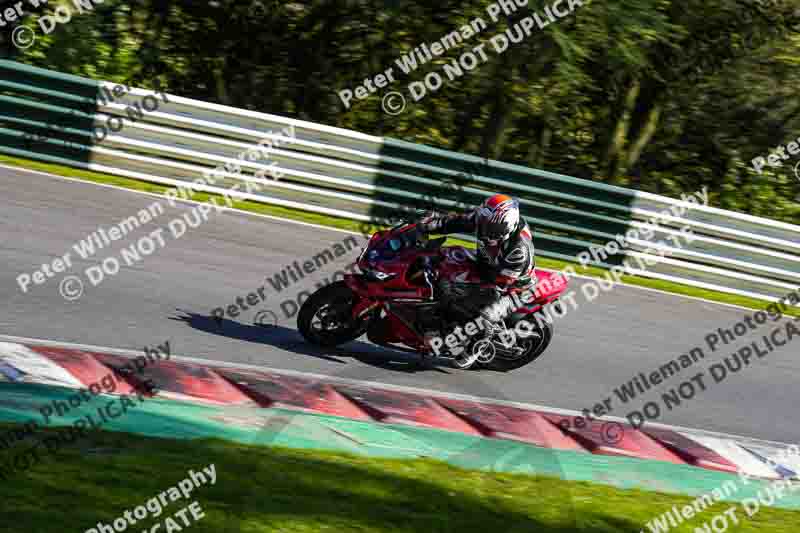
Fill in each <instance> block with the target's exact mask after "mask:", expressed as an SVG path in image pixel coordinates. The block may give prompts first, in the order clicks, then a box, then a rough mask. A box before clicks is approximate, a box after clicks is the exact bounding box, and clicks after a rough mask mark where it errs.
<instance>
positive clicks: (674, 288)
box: [0, 155, 800, 316]
mask: <svg viewBox="0 0 800 533" xmlns="http://www.w3.org/2000/svg"><path fill="white" fill-rule="evenodd" d="M0 163H4V164H7V165H11V166H17V167H22V168H27V169H30V170H38V171H41V172H48V173H50V174H55V175H58V176H65V177H70V178H76V179H81V180H85V181H90V182H93V183H102V184H107V185H116V186H118V187H124V188H127V189H131V190H136V191H146V192H151V193H156V194H162V193H164V192H165V191H166V190H167V189H169V187H166V186H164V185H159V184H156V183H150V182H147V181H142V180H136V179H132V178H125V177H121V176H112V175H109V174H102V173H98V172H92V171H88V170H81V169H77V168H72V167H66V166H61V165H54V164H50V163H42V162H39V161H33V160H30V159H22V158H17V157H10V156H6V155H0ZM210 198H217V201H218V202H219V203H220V205H223V200H222V197H221V196H220V195H216V194H207V193H197V194H195V195H194V198H193V199H194V200H196V201H198V202H204V201H206V200H208V199H210ZM232 207H234V208H236V209H241V210H243V211H250V212H252V213H259V214H263V215H271V216H277V217H282V218H287V219H291V220H299V221H302V222H308V223H312V224H320V225H322V226H330V227H333V228H339V229H345V230H349V231H354V232H358V233H364V228H365V225H364V223H363V222H358V221H353V220H348V219H343V218H337V217H331V216H328V215H322V214H317V213H308V212H305V211H298V210H295V209H288V208H285V207H280V206H274V205H269V204H262V203H259V202H253V201H249V200H245V201H241V200H238V201H234V202H233V205H232ZM377 227H378V226H374V228H377ZM448 243H452V244H461V245H465V246H470V247H473V246H474V245H473V244H472V243H470V242H467V241H461V240H458V239H449V240H448ZM536 264H537V266H539V267H540V268H546V269H552V270H562V269H564V268H566V267H568V266H572V267H573V268H574V269H575V272H576V273H577V274H579V275H582V276H589V277H595V278H602V277H603V276H604V275H605V274H607V273H608V270H605V269H603V268H598V267H593V266H588V267H586V266H582V265H580V264H578V263H573V262H569V261H562V260H559V259H551V258H547V257H537V258H536ZM622 281H623V283H627V284H629V285H635V286H639V287H646V288H650V289H657V290H661V291H665V292H670V293H674V294H680V295H684V296H692V297H695V298H704V299H706V300H711V301H714V302H720V303H726V304H732V305H739V306H742V307H747V308H750V309H764V308H765V307H766V306H767V303H766V302H764V301H762V300H758V299H755V298H747V297H745V296H738V295H735V294H728V293H724V292H719V291H712V290H708V289H701V288H698V287H691V286H689V285H683V284H680V283H675V282H671V281H663V280H657V279H651V278H645V277H639V276H623V277H622ZM787 292H788V291H787ZM786 314H787V315H790V316H800V309H789V310H787V312H786Z"/></svg>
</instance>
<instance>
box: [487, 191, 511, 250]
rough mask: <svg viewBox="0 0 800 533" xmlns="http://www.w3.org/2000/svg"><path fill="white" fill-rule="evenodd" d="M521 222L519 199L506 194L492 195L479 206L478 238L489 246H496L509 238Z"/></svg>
mask: <svg viewBox="0 0 800 533" xmlns="http://www.w3.org/2000/svg"><path fill="white" fill-rule="evenodd" d="M519 222H520V214H519V202H518V201H517V199H516V198H512V197H510V196H508V195H505V194H495V195H492V196H490V197H489V198H487V199H486V201H485V202H483V204H481V206H480V207H479V208H478V213H477V220H476V225H477V227H478V240H479V241H481V242H482V243H483V244H485V245H487V246H495V245H497V244H499V243H501V242H503V241H505V240H506V239H508V238H509V237H510V236H511V234H512V233H514V231H515V230H516V229H517V227H518V226H519Z"/></svg>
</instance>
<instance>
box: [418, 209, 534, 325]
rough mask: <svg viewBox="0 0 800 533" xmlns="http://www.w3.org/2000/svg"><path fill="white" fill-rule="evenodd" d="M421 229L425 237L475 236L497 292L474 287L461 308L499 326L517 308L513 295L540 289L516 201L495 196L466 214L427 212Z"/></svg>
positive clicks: (483, 268)
mask: <svg viewBox="0 0 800 533" xmlns="http://www.w3.org/2000/svg"><path fill="white" fill-rule="evenodd" d="M417 227H418V229H419V230H420V231H422V232H424V233H436V234H449V233H473V232H474V233H475V235H476V237H477V239H478V245H477V251H478V254H477V255H478V257H477V264H478V269H479V272H480V273H481V277H482V278H483V279H484V281H485V282H486V283H487V284H489V286H490V287H491V289H493V290H489V291H486V289H485V288H483V289H481V288H478V287H476V288H475V290H474V291H473V292H472V293H471V294H466V295H465V298H464V299H463V301H462V302H461V304H462V305H464V306H466V308H467V309H469V310H470V311H472V312H473V313H474V314H473V316H478V315H479V316H481V317H482V318H483V319H484V320H485V321H488V322H489V324H492V325H493V326H495V327H496V328H502V321H503V319H505V318H506V317H507V316H508V315H509V314H511V312H513V311H514V309H515V308H516V307H517V303H516V302H515V301H514V299H513V298H512V297H511V296H510V292H511V291H517V290H519V291H521V290H525V289H531V290H532V289H533V287H534V286H535V285H536V281H537V279H536V274H535V272H534V265H535V256H534V246H533V232H532V231H531V229H530V227H529V226H528V223H527V222H525V220H524V219H523V218H522V217H521V216H520V211H519V201H518V200H517V199H516V198H512V197H511V196H508V195H505V194H494V195H492V196H490V197H489V198H487V199H486V200H485V201H484V202H483V203H482V204H481V205H480V206H478V207H477V208H475V209H473V210H471V211H468V212H466V213H462V214H438V213H426V214H425V215H423V216H422V218H420V219H419V220H418V221H417ZM489 333H490V332H489Z"/></svg>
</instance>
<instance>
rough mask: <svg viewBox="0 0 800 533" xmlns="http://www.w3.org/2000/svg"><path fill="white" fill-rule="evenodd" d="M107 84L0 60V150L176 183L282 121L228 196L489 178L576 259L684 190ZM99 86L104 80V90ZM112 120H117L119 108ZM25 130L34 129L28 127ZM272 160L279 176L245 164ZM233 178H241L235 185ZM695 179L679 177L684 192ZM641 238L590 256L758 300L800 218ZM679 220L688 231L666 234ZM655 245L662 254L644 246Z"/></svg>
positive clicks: (341, 207) (357, 197)
mask: <svg viewBox="0 0 800 533" xmlns="http://www.w3.org/2000/svg"><path fill="white" fill-rule="evenodd" d="M115 85H116V84H113V83H108V82H98V81H95V80H89V79H85V78H80V77H77V76H72V75H67V74H62V73H58V72H53V71H49V70H45V69H41V68H37V67H31V66H29V65H24V64H21V63H17V62H13V61H5V60H3V61H0V153H4V154H8V155H11V156H18V157H25V158H30V159H36V160H39V161H44V162H50V163H57V164H64V165H69V166H73V167H78V168H83V169H88V170H94V171H98V172H104V173H109V174H114V175H119V176H126V177H130V178H136V179H141V180H146V181H150V182H155V183H160V184H164V185H169V186H178V185H182V184H186V183H188V182H193V181H195V180H201V179H202V176H203V173H204V172H207V171H209V170H211V169H213V168H216V167H217V166H219V165H220V164H224V163H225V162H228V161H232V160H233V159H234V158H235V157H236V155H237V154H239V153H240V152H242V151H246V150H247V149H248V148H251V147H252V146H253V145H255V144H256V143H258V142H259V141H261V140H262V139H264V138H265V136H266V135H267V133H268V132H270V131H272V132H273V133H275V134H277V133H278V132H279V131H280V130H281V129H283V128H286V127H287V126H289V125H293V126H294V128H295V134H296V139H295V140H294V141H293V142H291V143H290V144H287V145H284V146H282V147H281V148H279V149H275V150H273V151H272V152H271V154H270V156H269V161H255V162H250V161H240V162H239V163H240V164H241V167H242V172H241V173H223V179H220V180H218V181H217V182H216V183H215V185H214V186H210V185H197V186H195V187H194V188H195V189H197V190H204V191H208V192H218V193H222V192H228V189H229V188H230V187H232V186H233V185H235V184H236V183H242V182H251V183H255V182H257V183H258V184H259V187H258V189H257V190H251V191H250V192H230V193H229V195H230V196H234V197H238V198H243V199H249V200H254V201H258V202H263V203H267V204H274V205H281V206H284V207H290V208H295V209H299V210H305V211H311V212H317V213H324V214H328V215H332V216H337V217H344V218H349V219H353V220H360V221H367V220H373V219H376V218H379V217H384V216H387V215H390V214H392V213H397V212H398V210H399V211H408V210H413V209H417V208H419V207H422V206H423V205H424V204H425V203H426V202H427V201H430V200H433V201H435V202H436V205H438V206H439V208H440V209H447V208H458V207H463V206H466V205H475V204H477V203H478V202H479V201H480V200H481V199H482V198H483V197H484V196H485V195H486V194H487V192H490V191H491V192H494V191H503V192H508V193H511V194H514V195H515V196H517V197H519V198H520V201H521V205H522V210H523V214H524V216H525V218H526V219H527V220H528V221H529V223H530V224H531V225H532V226H533V227H534V228H535V231H536V238H535V240H536V246H537V252H538V253H539V254H540V255H542V256H545V257H552V258H558V259H565V260H571V261H575V260H576V256H577V255H578V254H579V253H580V252H582V251H584V250H586V249H587V248H588V247H589V246H591V245H604V244H605V243H607V242H609V241H611V240H613V239H614V237H615V236H616V235H617V234H623V235H624V234H625V233H626V232H627V231H628V230H629V229H634V228H636V229H640V228H643V227H645V225H646V222H647V221H648V220H650V219H651V218H652V217H654V216H657V215H659V213H660V212H662V211H663V210H665V209H669V208H670V207H673V206H686V205H687V204H686V203H685V202H682V201H681V200H675V199H672V198H667V197H664V196H659V195H655V194H651V193H645V192H640V191H634V190H631V189H626V188H623V187H616V186H612V185H607V184H603V183H598V182H593V181H590V180H583V179H579V178H574V177H570V176H565V175H561V174H556V173H553V172H547V171H543V170H536V169H530V168H526V167H523V166H520V165H513V164H509V163H503V162H499V161H493V160H484V159H480V158H477V157H474V156H468V155H463V154H459V153H456V152H450V151H447V150H441V149H437V148H432V147H428V146H424V145H418V144H413V143H408V142H405V141H398V140H394V139H388V138H383V137H375V136H372V135H366V134H363V133H359V132H356V131H351V130H345V129H340V128H334V127H331V126H324V125H320V124H314V123H311V122H305V121H300V120H295V119H290V118H286V117H280V116H277V115H269V114H265V113H257V112H254V111H247V110H243V109H237V108H232V107H227V106H222V105H217V104H210V103H206V102H200V101H197V100H191V99H188V98H183V97H180V96H174V95H167V96H168V98H167V100H166V101H164V100H160V102H159V106H158V108H157V109H155V110H152V111H149V112H146V113H142V114H141V115H134V116H135V117H136V120H131V116H132V113H130V109H131V108H130V107H129V106H135V105H136V104H137V103H141V102H142V99H143V98H144V97H145V96H147V95H152V94H153V93H154V90H144V89H135V88H134V89H131V90H130V91H129V92H125V93H124V94H122V95H120V96H119V97H115V99H114V100H113V101H110V99H109V98H108V96H107V95H108V93H109V92H111V91H112V90H113V88H114V86H115ZM104 88H106V89H107V90H104ZM109 117H122V118H123V119H124V127H123V128H122V129H121V130H120V131H117V132H113V131H110V132H109V134H108V135H107V136H106V137H105V138H103V140H102V141H99V142H98V141H96V140H95V137H94V134H93V131H94V128H95V127H98V126H103V125H105V124H106V123H107V120H108V119H109ZM117 123H118V121H117ZM31 134H34V139H35V142H33V143H32V142H31V139H30V136H31ZM273 162H275V163H277V164H278V169H279V170H280V172H281V173H282V174H283V176H282V177H281V178H280V179H279V180H277V181H276V180H271V179H267V180H264V179H260V178H256V177H255V173H256V172H258V170H261V169H264V170H266V169H267V168H268V166H267V165H268V164H269V163H273ZM242 189H244V187H242ZM692 192H694V191H686V193H687V194H690V193H692ZM659 224H660V225H659V227H658V229H657V230H656V231H655V234H654V235H653V236H652V237H651V238H650V239H649V240H647V239H645V238H644V237H641V238H639V239H637V240H633V241H631V243H630V246H629V248H628V249H627V250H625V251H624V252H623V253H620V254H618V255H612V256H609V257H608V259H607V260H605V261H603V262H601V263H598V265H599V266H604V267H606V268H611V267H613V266H615V265H619V264H621V262H622V260H623V259H625V257H631V258H635V257H639V258H640V259H647V260H648V264H649V263H654V264H652V266H648V267H647V268H646V269H642V270H634V271H633V272H634V273H637V274H640V275H642V276H647V277H651V278H656V279H662V280H668V281H675V282H679V283H684V284H687V285H692V286H695V287H700V288H707V289H712V290H718V291H723V292H727V293H732V294H738V295H742V296H749V297H754V298H758V299H762V300H775V299H776V298H779V297H781V296H783V295H784V294H786V293H788V292H790V291H792V290H794V289H795V288H796V287H797V286H798V285H800V226H796V225H792V224H787V223H783V222H778V221H774V220H769V219H764V218H760V217H754V216H751V215H746V214H743V213H736V212H732V211H725V210H722V209H717V208H714V207H708V206H698V205H692V209H690V210H688V211H686V212H685V213H684V214H683V215H681V216H679V217H678V216H669V217H667V218H666V219H664V218H662V217H660V218H659ZM684 227H689V228H691V229H692V231H693V232H694V234H695V236H696V239H695V240H694V241H693V242H691V243H687V242H686V241H684V240H682V239H680V241H679V242H681V243H682V244H683V245H682V246H680V247H677V246H675V245H674V244H673V243H672V242H671V241H669V240H666V239H667V238H668V237H669V236H670V235H672V236H676V237H677V236H679V235H680V230H681V228H684ZM659 241H661V242H662V243H665V244H662V245H660V248H661V249H662V250H663V251H664V252H665V254H664V255H665V257H662V256H661V255H659V254H658V253H655V252H654V248H658V247H659V245H658V244H657V243H659Z"/></svg>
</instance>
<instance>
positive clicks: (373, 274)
mask: <svg viewBox="0 0 800 533" xmlns="http://www.w3.org/2000/svg"><path fill="white" fill-rule="evenodd" d="M364 275H365V276H366V277H367V279H371V280H377V281H386V280H387V279H392V278H393V277H395V276H397V274H387V273H386V272H380V271H378V270H368V271H366V272H365V273H364Z"/></svg>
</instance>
